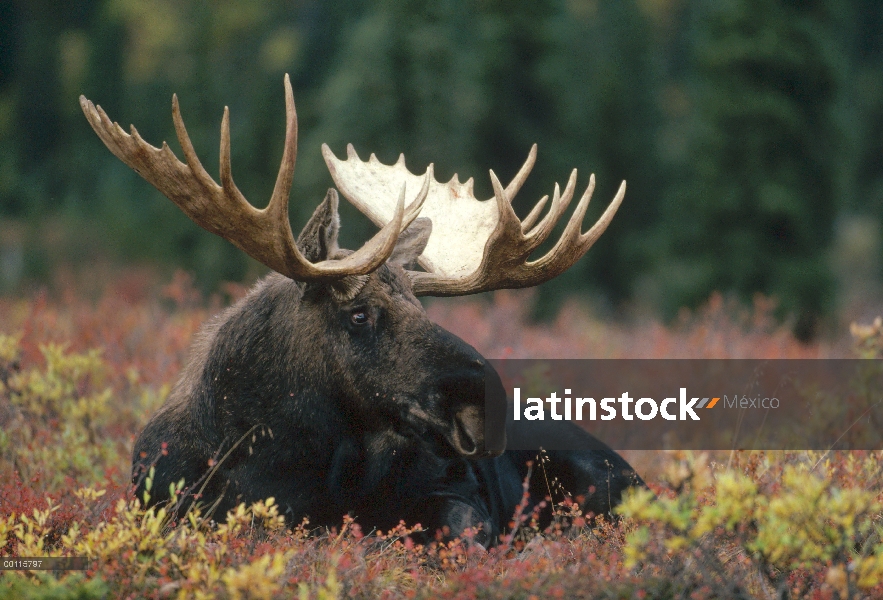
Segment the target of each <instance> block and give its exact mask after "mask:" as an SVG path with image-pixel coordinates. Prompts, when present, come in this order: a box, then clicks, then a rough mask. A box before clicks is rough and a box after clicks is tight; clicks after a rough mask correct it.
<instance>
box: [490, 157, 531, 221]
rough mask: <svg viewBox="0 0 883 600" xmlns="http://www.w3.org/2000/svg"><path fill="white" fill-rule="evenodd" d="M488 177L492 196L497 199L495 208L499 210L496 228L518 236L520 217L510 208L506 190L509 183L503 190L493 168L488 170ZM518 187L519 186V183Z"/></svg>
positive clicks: (510, 202) (510, 204) (510, 203)
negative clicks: (492, 188) (491, 187)
mask: <svg viewBox="0 0 883 600" xmlns="http://www.w3.org/2000/svg"><path fill="white" fill-rule="evenodd" d="M522 170H523V169H522ZM490 177H491V185H493V187H494V198H495V199H496V201H497V210H498V211H499V219H500V220H499V222H498V223H497V230H502V231H505V232H506V233H507V234H508V235H510V236H514V235H517V236H520V235H521V219H519V218H518V215H516V214H515V210H513V209H512V201H511V199H510V198H511V197H510V196H509V193H508V191H507V190H508V189H509V188H510V187H512V186H511V184H510V185H509V186H508V187H507V188H506V189H505V190H504V189H503V185H502V184H501V183H500V180H499V179H497V175H496V173H494V171H493V169H491V170H490ZM518 187H520V184H519V186H518ZM516 189H517V188H516Z"/></svg>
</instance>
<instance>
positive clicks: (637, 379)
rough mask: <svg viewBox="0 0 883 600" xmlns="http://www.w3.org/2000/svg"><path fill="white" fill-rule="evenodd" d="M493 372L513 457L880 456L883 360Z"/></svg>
mask: <svg viewBox="0 0 883 600" xmlns="http://www.w3.org/2000/svg"><path fill="white" fill-rule="evenodd" d="M491 363H492V364H493V366H494V368H495V369H496V370H497V372H498V373H499V375H500V378H501V380H502V382H503V387H504V389H505V391H506V395H507V399H508V404H507V405H506V408H505V410H506V411H507V412H506V414H505V416H504V415H502V414H500V413H501V410H503V409H502V404H501V403H500V402H499V401H497V402H491V401H489V403H488V411H487V415H488V419H487V423H488V428H489V429H490V428H492V427H501V426H502V425H501V424H502V422H503V420H504V419H505V421H506V430H507V434H508V435H507V438H508V440H507V448H510V449H513V450H537V449H539V447H543V448H545V449H548V450H569V449H580V448H583V449H586V448H588V447H591V446H592V445H593V444H596V443H597V442H596V440H593V439H592V437H591V436H594V437H595V438H597V440H600V441H601V442H603V443H604V444H607V445H608V446H610V447H612V448H614V449H616V450H678V449H681V450H731V449H746V450H829V449H835V450H850V449H852V450H858V449H862V450H881V449H883V427H881V425H883V361H877V360H492V361H491ZM574 425H575V426H577V427H579V428H581V429H582V430H584V431H586V432H588V433H590V434H591V436H585V435H582V433H581V432H579V431H576V430H575V429H574ZM488 433H489V434H490V433H491V431H488Z"/></svg>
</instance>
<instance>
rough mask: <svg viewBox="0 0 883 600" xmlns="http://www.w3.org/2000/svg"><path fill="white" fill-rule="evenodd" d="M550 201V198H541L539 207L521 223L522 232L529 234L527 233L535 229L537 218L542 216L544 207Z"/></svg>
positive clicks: (534, 208) (538, 203)
mask: <svg viewBox="0 0 883 600" xmlns="http://www.w3.org/2000/svg"><path fill="white" fill-rule="evenodd" d="M548 199H549V196H543V197H542V198H540V201H539V202H537V205H536V206H534V207H533V209H531V211H530V214H528V215H527V216H526V217H524V220H523V221H522V222H521V232H522V233H527V231H528V230H529V229H530V228H531V227H533V224H534V223H535V222H536V220H537V218H538V217H539V216H540V213H541V212H543V207H544V206H546V201H547V200H548Z"/></svg>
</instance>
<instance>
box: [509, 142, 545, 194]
mask: <svg viewBox="0 0 883 600" xmlns="http://www.w3.org/2000/svg"><path fill="white" fill-rule="evenodd" d="M536 162H537V145H536V144H534V145H533V146H531V148H530V152H528V154H527V160H525V161H524V164H523V165H521V168H520V169H518V173H516V174H515V177H513V178H512V181H511V182H510V183H509V185H507V186H506V196H507V197H508V198H514V197H515V195H516V194H518V192H519V190H521V186H522V185H524V182H525V181H526V180H527V176H528V175H530V172H531V171H532V170H533V166H534V164H535V163H536Z"/></svg>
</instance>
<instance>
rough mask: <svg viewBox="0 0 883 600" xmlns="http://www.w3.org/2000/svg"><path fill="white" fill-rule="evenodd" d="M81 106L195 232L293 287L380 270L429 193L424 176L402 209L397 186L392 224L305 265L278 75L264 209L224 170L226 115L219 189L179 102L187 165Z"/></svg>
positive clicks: (293, 136)
mask: <svg viewBox="0 0 883 600" xmlns="http://www.w3.org/2000/svg"><path fill="white" fill-rule="evenodd" d="M80 106H81V107H82V108H83V112H84V113H85V114H86V118H87V119H88V120H89V123H90V124H91V125H92V128H93V129H94V130H95V133H97V134H98V137H100V138H101V140H102V141H103V142H104V144H105V145H106V146H107V147H108V149H110V151H111V152H113V153H114V154H115V155H116V156H117V158H119V159H120V160H122V161H123V162H124V163H126V164H127V165H129V166H130V167H131V168H132V169H134V170H135V172H136V173H138V174H139V175H141V176H142V177H143V178H144V179H146V180H147V181H148V182H149V183H151V184H152V185H153V186H154V187H156V189H158V190H159V191H160V192H162V193H163V194H165V195H166V196H167V197H168V198H169V199H170V200H171V201H172V202H174V203H175V204H177V205H178V207H179V208H180V209H181V210H183V211H184V213H185V214H187V216H188V217H190V218H191V219H192V220H193V221H195V222H196V224H197V225H199V226H200V227H202V228H203V229H206V230H208V231H210V232H212V233H214V234H216V235H219V236H221V237H222V238H224V239H225V240H228V241H229V242H231V243H233V244H234V245H235V246H237V247H238V248H240V249H242V250H244V251H245V252H246V253H247V254H248V255H249V256H251V257H252V258H254V259H255V260H257V261H259V262H261V263H263V264H264V265H266V266H268V267H270V268H271V269H273V270H274V271H276V272H278V273H281V274H283V275H285V276H287V277H289V278H291V279H295V280H297V281H332V280H336V279H341V278H343V277H346V276H347V275H364V274H367V273H370V272H372V271H374V270H375V269H377V268H378V267H380V265H382V264H383V263H384V262H386V260H387V259H388V258H389V257H390V255H391V254H392V251H393V249H394V247H395V244H396V241H397V239H398V236H399V234H400V233H401V232H402V231H403V230H404V229H405V228H407V227H408V225H410V224H411V222H412V221H413V220H414V219H415V218H416V217H417V214H418V213H419V212H420V208H421V207H422V205H423V201H424V200H425V199H426V195H427V191H428V189H429V179H430V178H429V177H427V178H426V179H425V182H424V184H423V187H422V189H421V191H420V193H419V194H418V196H417V198H416V199H415V200H414V202H413V203H412V204H411V205H410V206H409V207H408V209H407V211H406V210H405V189H404V187H402V190H401V194H400V195H399V197H398V202H397V204H396V209H395V214H394V216H393V218H392V219H391V220H390V221H389V222H388V223H387V224H386V225H385V226H384V227H383V228H382V229H381V230H380V231H379V232H378V233H377V234H376V235H375V236H374V237H372V238H371V239H370V240H368V242H366V243H365V245H364V246H362V247H361V248H360V249H359V250H358V251H356V252H354V253H352V254H350V255H348V256H346V257H345V258H342V259H339V260H325V261H322V262H318V263H311V262H310V261H308V260H307V259H306V258H304V256H303V254H301V252H300V250H298V248H297V244H296V243H295V241H294V235H293V234H292V232H291V223H290V222H289V220H288V195H289V193H290V191H291V180H292V175H293V173H294V164H295V161H296V160H297V114H296V113H295V109H294V94H293V93H292V91H291V83H290V81H289V79H288V75H287V74H286V75H285V113H286V124H285V150H284V152H283V154H282V165H281V166H280V167H279V175H278V176H277V178H276V186H275V187H274V188H273V196H272V197H271V198H270V203H269V204H268V205H267V207H266V208H264V209H257V208H255V207H254V206H252V205H251V204H250V203H249V202H248V200H246V199H245V196H243V195H242V193H241V192H240V191H239V189H237V187H236V184H235V183H233V175H232V174H231V171H230V112H229V110H228V109H227V108H226V107H225V108H224V118H223V120H222V121H221V185H218V184H217V183H215V181H214V180H213V179H212V178H211V176H210V175H209V174H208V173H207V172H206V170H205V169H204V168H203V166H202V164H201V163H200V162H199V158H197V156H196V151H195V150H194V149H193V144H192V143H191V142H190V137H189V136H188V135H187V130H186V129H185V128H184V121H183V119H182V118H181V110H180V108H179V107H178V97H177V95H176V96H173V97H172V117H173V119H174V122H175V131H176V133H177V134H178V141H179V142H180V143H181V148H182V149H183V151H184V158H185V159H186V161H187V164H184V163H182V162H181V161H179V160H178V159H177V157H176V156H175V154H174V153H173V152H172V150H171V149H170V148H169V146H168V145H167V144H166V143H165V142H163V145H162V148H155V147H153V146H151V145H150V144H148V143H147V142H145V141H144V140H143V139H142V138H141V136H140V135H138V131H137V130H136V129H135V126H134V125H133V126H132V128H131V130H132V134H131V135H129V134H127V133H126V132H125V131H123V129H122V128H121V127H120V126H119V125H118V124H117V123H112V122H111V120H110V119H109V118H108V116H107V114H106V113H105V112H104V111H103V110H102V109H101V107H100V106H95V105H94V104H92V102H91V101H89V100H87V99H86V97H85V96H80Z"/></svg>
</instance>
